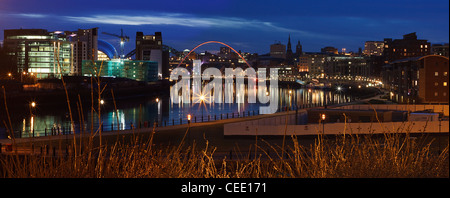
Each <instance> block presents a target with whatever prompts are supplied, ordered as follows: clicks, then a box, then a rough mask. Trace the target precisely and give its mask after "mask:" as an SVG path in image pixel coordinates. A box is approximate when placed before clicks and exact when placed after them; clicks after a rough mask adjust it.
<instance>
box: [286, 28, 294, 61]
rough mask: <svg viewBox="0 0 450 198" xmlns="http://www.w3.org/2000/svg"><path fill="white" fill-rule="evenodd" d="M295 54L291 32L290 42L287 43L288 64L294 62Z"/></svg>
mask: <svg viewBox="0 0 450 198" xmlns="http://www.w3.org/2000/svg"><path fill="white" fill-rule="evenodd" d="M293 56H294V54H293V53H292V47H291V34H289V39H288V44H287V50H286V61H285V62H286V64H288V65H291V64H292V63H293V62H294V57H293Z"/></svg>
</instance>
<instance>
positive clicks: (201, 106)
mask: <svg viewBox="0 0 450 198" xmlns="http://www.w3.org/2000/svg"><path fill="white" fill-rule="evenodd" d="M204 101H205V96H204V95H200V108H201V109H202V122H203V105H202V103H203V102H204Z"/></svg>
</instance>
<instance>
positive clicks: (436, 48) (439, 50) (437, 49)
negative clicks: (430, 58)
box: [431, 43, 448, 58]
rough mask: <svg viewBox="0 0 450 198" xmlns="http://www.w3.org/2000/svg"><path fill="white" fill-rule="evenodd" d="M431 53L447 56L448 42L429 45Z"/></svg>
mask: <svg viewBox="0 0 450 198" xmlns="http://www.w3.org/2000/svg"><path fill="white" fill-rule="evenodd" d="M431 54H434V55H440V56H445V57H447V58H448V43H445V44H443V45H442V44H433V45H432V46H431Z"/></svg>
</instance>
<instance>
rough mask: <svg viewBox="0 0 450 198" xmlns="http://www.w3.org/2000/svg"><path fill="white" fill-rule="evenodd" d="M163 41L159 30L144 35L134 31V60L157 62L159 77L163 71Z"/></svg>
mask: <svg viewBox="0 0 450 198" xmlns="http://www.w3.org/2000/svg"><path fill="white" fill-rule="evenodd" d="M162 47H163V43H162V34H161V32H155V34H154V35H144V33H142V32H136V60H144V61H155V62H158V76H159V78H160V79H161V78H162V73H163V62H164V64H165V62H167V68H168V62H169V60H168V58H167V60H166V61H163V50H162V49H163V48H162Z"/></svg>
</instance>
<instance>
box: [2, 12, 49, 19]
mask: <svg viewBox="0 0 450 198" xmlns="http://www.w3.org/2000/svg"><path fill="white" fill-rule="evenodd" d="M11 15H13V16H16V17H24V18H45V17H47V16H48V15H45V14H29V13H18V14H11Z"/></svg>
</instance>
